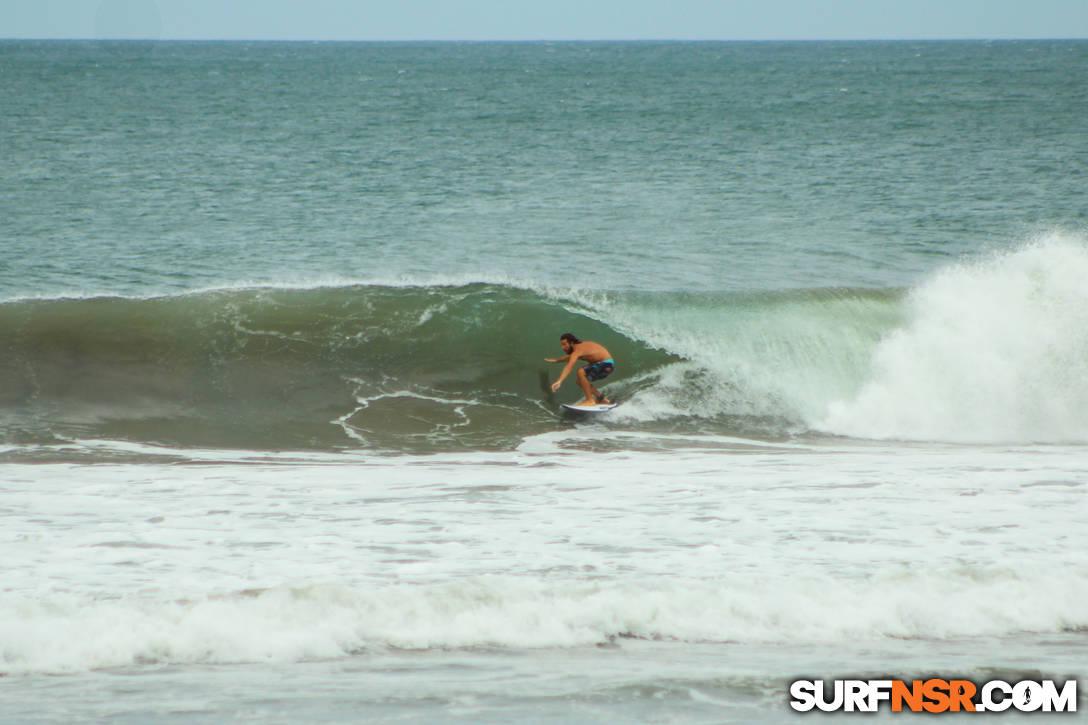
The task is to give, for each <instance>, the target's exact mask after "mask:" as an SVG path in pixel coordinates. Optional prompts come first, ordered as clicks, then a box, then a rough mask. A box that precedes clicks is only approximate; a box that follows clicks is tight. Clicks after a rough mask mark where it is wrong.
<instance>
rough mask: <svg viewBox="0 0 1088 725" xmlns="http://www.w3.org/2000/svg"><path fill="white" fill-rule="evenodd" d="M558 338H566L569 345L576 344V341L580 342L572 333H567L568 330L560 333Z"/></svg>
mask: <svg viewBox="0 0 1088 725" xmlns="http://www.w3.org/2000/svg"><path fill="white" fill-rule="evenodd" d="M559 339H560V340H566V341H567V342H569V343H570V344H571V345H577V344H578V343H580V342H581V340H579V339H578V338H577V337H575V336H574V335H573V334H572V333H569V332H564V333H563V334H562V335H560V336H559Z"/></svg>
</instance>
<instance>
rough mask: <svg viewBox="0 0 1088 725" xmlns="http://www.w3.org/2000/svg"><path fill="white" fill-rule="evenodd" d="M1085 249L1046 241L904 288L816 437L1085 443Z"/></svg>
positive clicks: (1077, 242)
mask: <svg viewBox="0 0 1088 725" xmlns="http://www.w3.org/2000/svg"><path fill="white" fill-rule="evenodd" d="M1086 280H1088V245H1086V243H1085V241H1084V239H1083V238H1081V237H1077V236H1071V235H1062V234H1051V235H1048V236H1046V237H1044V238H1041V239H1039V240H1038V241H1036V242H1035V243H1033V244H1030V245H1028V246H1026V247H1024V248H1022V249H1019V250H1016V251H1013V252H1009V253H1005V254H1002V255H1000V256H997V257H995V258H991V259H986V260H982V261H977V262H973V263H966V264H958V265H956V266H953V267H950V268H948V269H945V270H943V271H942V272H941V273H940V274H938V275H936V276H935V277H933V278H932V279H931V280H929V281H928V282H926V283H925V284H922V285H921V286H919V287H918V288H917V289H915V290H914V291H913V292H912V294H911V295H910V300H909V307H910V310H909V315H910V317H909V321H908V322H907V323H906V324H905V325H904V326H903V327H902V328H900V329H898V330H896V331H895V332H894V333H893V334H891V335H889V336H887V337H886V338H885V339H884V340H882V341H881V343H880V345H879V346H878V347H877V349H876V352H875V355H874V357H873V364H872V372H871V374H870V375H869V376H868V379H867V381H866V383H865V385H864V386H863V387H862V388H861V390H860V392H859V393H858V394H857V395H856V396H854V397H850V398H845V399H842V400H840V401H838V402H836V403H834V404H833V405H831V406H830V409H829V413H828V415H827V416H826V418H825V419H824V420H822V421H820V422H819V423H818V424H817V427H819V428H821V429H823V430H827V431H830V432H834V433H841V434H846V435H853V436H860V437H867V438H902V439H915V440H917V439H932V440H945V441H966V442H970V441H978V442H1009V441H1013V442H1027V441H1035V442H1085V441H1088V282H1086Z"/></svg>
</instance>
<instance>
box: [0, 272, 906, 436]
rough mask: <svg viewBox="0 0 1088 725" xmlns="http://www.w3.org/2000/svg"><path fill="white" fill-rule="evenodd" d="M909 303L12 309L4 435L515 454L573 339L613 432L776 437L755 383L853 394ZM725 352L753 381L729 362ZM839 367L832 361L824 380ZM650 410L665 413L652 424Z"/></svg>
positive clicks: (88, 302)
mask: <svg viewBox="0 0 1088 725" xmlns="http://www.w3.org/2000/svg"><path fill="white" fill-rule="evenodd" d="M896 299H897V296H896V295H895V294H888V293H881V292H864V291H846V290H841V291H835V290H817V291H811V292H797V291H793V292H787V293H781V294H778V295H770V294H759V295H741V296H737V295H731V296H730V295H710V294H700V295H686V294H678V293H657V294H648V293H618V292H613V293H607V294H596V295H587V294H585V293H574V292H571V293H570V294H569V295H567V296H561V295H557V294H556V293H555V292H550V291H534V290H530V289H523V288H516V287H510V286H503V285H495V284H483V283H479V284H468V285H459V286H423V287H413V286H400V287H395V286H373V285H360V286H347V287H329V288H311V289H271V288H257V289H234V290H218V291H208V292H203V293H197V294H188V295H180V296H169V297H156V298H150V299H131V298H116V297H111V298H89V299H53V300H22V301H13V302H8V303H5V304H3V305H0V336H2V338H3V339H4V340H5V343H4V345H5V354H4V356H3V359H2V362H0V391H2V392H0V409H2V410H3V411H4V413H3V417H2V418H0V420H2V422H3V428H2V435H3V439H4V440H5V441H6V442H18V443H50V442H57V441H63V440H67V439H75V438H91V439H101V438H109V439H122V440H132V441H142V442H155V443H163V444H168V445H184V446H225V447H248V448H260V449H269V448H271V449H279V448H315V447H316V448H327V449H340V448H358V447H364V448H373V449H378V450H420V449H422V450H432V449H448V448H464V447H484V448H493V447H511V446H515V445H517V444H518V443H519V442H520V441H522V440H523V439H524V438H525V437H527V436H530V435H533V434H535V433H540V432H547V431H549V430H555V429H556V427H557V426H564V425H569V424H571V421H570V420H567V419H563V418H562V416H561V415H560V412H559V408H558V402H562V401H564V400H566V399H567V398H570V399H574V398H575V397H576V396H577V395H578V391H577V389H576V387H575V386H574V385H573V382H569V383H568V384H567V386H566V388H564V389H563V390H561V391H560V393H559V394H558V395H552V393H551V392H550V390H549V389H548V385H549V383H550V382H551V381H552V380H554V379H555V378H556V377H557V375H558V373H559V371H560V369H561V366H559V365H549V364H547V363H545V362H544V358H545V357H554V356H558V355H559V354H561V353H560V350H559V346H558V337H559V335H560V334H562V333H563V332H567V331H573V332H575V334H577V335H578V336H580V337H582V338H584V339H592V340H598V341H600V342H602V343H604V344H605V345H606V346H607V347H608V348H609V350H610V351H611V352H612V353H613V356H614V357H615V358H616V360H617V361H618V365H617V371H616V373H615V374H614V375H613V376H611V377H610V378H609V379H608V381H607V385H608V390H609V391H613V392H612V394H613V395H615V396H616V397H617V398H619V399H627V400H628V401H630V403H629V407H628V411H627V413H626V414H625V415H623V416H617V417H616V418H615V419H614V420H613V424H614V425H616V426H619V427H621V428H622V427H625V426H626V427H632V426H634V427H638V428H640V429H643V428H645V427H646V425H645V424H646V422H647V420H649V421H651V422H652V425H651V428H653V429H662V428H663V427H664V428H669V429H675V428H677V427H680V428H686V429H699V430H706V429H710V430H717V431H726V432H742V433H745V434H754V435H757V436H758V435H762V436H781V435H783V434H784V433H785V432H786V431H787V429H789V428H790V427H797V426H801V427H803V426H804V415H803V412H804V411H803V410H802V409H801V408H799V407H798V405H797V403H798V401H783V400H781V399H780V395H781V392H779V393H778V394H777V395H778V397H776V393H775V392H774V391H773V390H768V389H766V387H765V386H764V385H763V383H764V382H766V381H765V379H764V378H761V377H760V376H758V375H752V374H751V373H752V370H757V369H760V367H761V366H762V367H763V368H764V369H765V372H766V373H767V375H769V376H772V377H776V378H781V377H782V376H783V375H785V376H786V377H787V378H788V377H789V375H790V374H792V375H794V376H800V377H805V376H806V375H811V374H818V375H834V374H838V373H836V372H835V368H836V366H838V367H840V368H841V369H842V370H845V371H846V372H845V373H844V374H846V375H848V376H852V377H851V379H849V380H846V381H845V382H844V381H838V382H837V383H835V384H842V385H845V386H847V387H850V386H856V385H857V383H858V380H857V376H858V375H859V370H860V367H859V363H860V361H862V360H863V359H864V357H865V355H866V354H867V352H866V351H867V349H868V348H869V347H870V346H871V344H872V342H873V341H874V340H875V339H876V336H877V335H879V332H880V330H881V329H882V328H883V327H884V326H886V325H887V324H888V323H889V322H890V321H892V320H894V318H895V312H894V311H895V308H896V305H897V303H896ZM859 311H860V312H859ZM802 328H803V329H805V330H807V332H805V333H804V335H802V336H801V337H798V336H797V335H796V334H795V333H796V332H798V331H799V330H800V329H802ZM843 340H849V341H850V342H849V344H845V345H844V344H842V342H843ZM725 349H729V350H733V351H734V353H736V354H739V355H741V356H742V357H745V358H746V362H737V361H736V359H735V358H734V360H733V362H732V363H730V362H728V361H724V360H723V359H722V358H721V354H722V351H723V350H725ZM836 351H837V352H836ZM826 354H832V355H834V356H835V357H836V360H833V361H831V362H826V363H819V364H817V363H815V362H814V358H816V357H819V356H822V355H826ZM844 356H845V358H847V359H844ZM813 365H815V367H816V368H819V370H817V371H816V372H813V371H812V370H809V371H808V372H806V370H805V368H806V367H812V366H813ZM746 368H747V369H746ZM790 368H795V369H793V370H792V372H791V371H790ZM842 370H840V373H841V372H842ZM655 396H662V397H664V398H666V399H668V400H669V401H670V405H667V406H663V407H662V406H658V407H659V409H655V404H654V402H653V401H654V398H655Z"/></svg>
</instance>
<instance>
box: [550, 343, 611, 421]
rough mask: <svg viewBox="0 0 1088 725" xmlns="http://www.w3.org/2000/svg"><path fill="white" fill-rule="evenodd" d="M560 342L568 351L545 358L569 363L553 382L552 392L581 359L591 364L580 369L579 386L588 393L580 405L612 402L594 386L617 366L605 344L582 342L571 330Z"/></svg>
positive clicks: (564, 349) (553, 361) (557, 388)
mask: <svg viewBox="0 0 1088 725" xmlns="http://www.w3.org/2000/svg"><path fill="white" fill-rule="evenodd" d="M559 344H560V345H561V346H562V347H563V352H565V353H567V354H566V355H565V356H563V357H555V358H552V357H546V358H544V361H545V362H550V363H561V362H565V363H566V364H567V366H566V367H565V368H563V372H561V373H560V374H559V379H558V380H556V381H555V382H554V383H552V392H553V393H555V392H557V391H558V390H559V386H560V385H562V384H563V381H564V380H566V379H567V376H568V375H570V371H571V370H573V369H574V363H576V362H578V360H579V359H581V360H585V361H586V362H587V363H589V364H588V365H586V366H585V367H584V368H579V370H578V387H579V388H581V389H582V392H583V393H585V395H586V399H585V400H583V401H582V402H581V403H578V405H596V404H597V403H610V402H612V401H610V400H609V399H608V398H606V397H604V394H602V393H601V391H599V390H597V388H595V387H593V383H594V382H595V381H597V380H603V379H605V378H607V377H608V376H609V375H610V374H611V373H612V371H613V370H615V368H616V363H615V362H614V361H613V360H612V355H610V354H609V352H608V350H605V349H604V346H603V345H598V344H597V343H595V342H582V341H581V340H579V339H578V338H577V337H575V336H574V335H572V334H570V333H569V332H567V333H565V334H563V336H562V337H560V338H559Z"/></svg>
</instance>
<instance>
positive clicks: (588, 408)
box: [561, 403, 616, 413]
mask: <svg viewBox="0 0 1088 725" xmlns="http://www.w3.org/2000/svg"><path fill="white" fill-rule="evenodd" d="M561 405H562V406H563V407H564V408H566V409H567V410H575V411H578V412H579V413H603V412H605V411H606V410H612V409H613V408H615V407H616V404H615V403H597V405H576V404H574V403H561Z"/></svg>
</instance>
